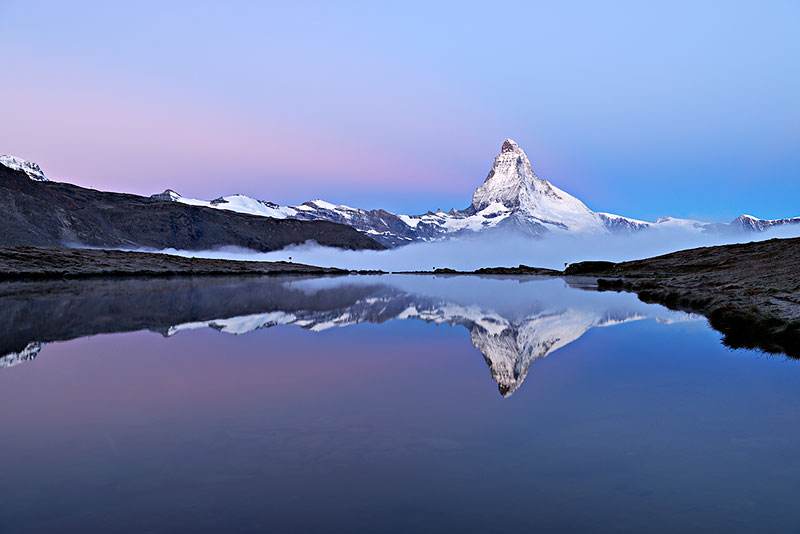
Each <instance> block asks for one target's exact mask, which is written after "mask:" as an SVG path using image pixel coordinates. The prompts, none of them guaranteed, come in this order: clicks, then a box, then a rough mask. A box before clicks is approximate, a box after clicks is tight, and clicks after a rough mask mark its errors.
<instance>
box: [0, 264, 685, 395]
mask: <svg viewBox="0 0 800 534" xmlns="http://www.w3.org/2000/svg"><path fill="white" fill-rule="evenodd" d="M359 280H360V281H359ZM372 280H375V279H369V280H367V283H364V279H348V278H344V279H308V280H300V279H297V278H292V279H287V278H269V279H264V278H258V279H228V278H220V279H214V280H208V279H204V280H193V279H176V280H123V281H119V280H118V281H98V280H92V281H57V282H39V283H31V284H22V285H21V286H20V290H19V292H18V293H14V290H13V287H16V286H10V287H11V289H9V290H8V292H7V294H6V296H4V297H3V306H0V327H2V330H3V332H4V336H3V338H2V339H0V355H2V354H5V356H0V367H10V366H12V365H16V364H18V363H21V362H23V361H28V360H31V359H33V358H35V357H36V356H37V354H38V353H39V351H40V350H41V347H42V343H45V342H50V341H61V340H68V339H75V338H78V337H83V336H89V335H95V334H100V333H115V332H130V331H135V330H142V329H148V330H152V331H156V332H160V333H162V334H164V335H165V336H172V335H175V334H178V333H180V332H182V331H187V330H196V329H199V328H213V329H215V330H218V331H220V332H223V333H227V334H234V335H240V334H246V333H248V332H252V331H254V330H257V329H262V328H271V327H274V326H279V325H293V326H299V327H301V328H303V329H305V330H308V331H312V332H320V331H324V330H327V329H331V328H342V327H346V326H349V325H354V324H359V323H370V324H381V323H385V322H387V321H392V320H418V321H425V322H429V323H434V324H446V325H451V326H456V325H457V326H462V327H464V328H466V329H467V330H468V331H469V332H470V338H471V340H472V343H473V345H474V346H475V347H476V348H477V349H478V350H479V351H480V352H481V354H482V355H483V357H484V359H485V360H486V363H487V364H488V365H489V367H490V371H491V375H492V377H493V379H494V380H495V381H496V382H497V384H498V387H499V389H500V392H501V394H503V395H504V396H507V395H510V394H511V393H513V392H514V391H516V390H517V389H519V387H520V386H521V384H522V383H523V382H524V380H525V378H526V376H527V374H528V372H529V368H530V366H531V364H532V363H533V362H534V361H535V360H538V359H541V358H543V357H545V356H547V355H549V354H552V353H553V352H554V351H556V350H558V349H559V348H561V347H564V346H565V345H567V344H569V343H571V342H573V341H575V340H576V339H578V338H579V337H581V336H582V335H583V334H584V333H585V332H586V331H587V330H589V329H590V328H593V327H601V326H610V325H613V324H618V323H620V322H624V321H630V320H635V319H641V318H644V315H642V314H641V313H640V312H641V310H650V309H652V308H650V307H648V306H647V305H645V304H642V303H638V301H635V300H634V301H633V302H636V303H638V304H635V305H632V304H630V303H625V302H627V301H626V300H625V299H623V300H622V302H623V304H624V305H622V306H621V307H620V304H619V302H620V298H622V297H614V296H612V295H603V296H600V294H597V293H584V292H580V291H578V290H574V289H570V288H566V287H564V286H563V285H562V284H561V283H560V282H554V281H541V282H539V283H533V284H532V285H526V287H524V288H519V287H518V286H516V285H515V286H514V287H513V291H512V292H511V293H503V291H507V290H508V289H509V288H510V287H511V286H509V285H508V283H507V282H502V283H501V282H498V281H496V280H495V281H486V280H481V279H460V280H459V281H458V284H457V285H455V286H448V283H449V282H446V281H436V282H435V283H433V284H427V283H417V279H408V278H403V277H387V278H381V279H378V280H380V282H379V283H375V282H373V281H372ZM411 280H413V282H412V281H411ZM485 284H492V286H491V291H487V288H488V287H487V286H485ZM448 287H449V288H450V289H448ZM452 289H457V290H456V291H451V290H452ZM565 291H566V293H565ZM631 298H633V297H631ZM614 302H617V304H616V307H614V308H613V309H611V308H609V305H611V304H612V303H614ZM554 303H558V304H557V307H556V308H553V304H554ZM670 313H671V312H670ZM674 316H675V314H671V315H669V317H674Z"/></svg>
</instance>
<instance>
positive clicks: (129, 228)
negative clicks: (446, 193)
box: [0, 165, 385, 251]
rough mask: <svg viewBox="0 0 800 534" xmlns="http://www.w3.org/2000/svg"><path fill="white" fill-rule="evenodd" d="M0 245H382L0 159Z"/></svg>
mask: <svg viewBox="0 0 800 534" xmlns="http://www.w3.org/2000/svg"><path fill="white" fill-rule="evenodd" d="M0 213H2V214H3V217H2V218H0V246H6V247H8V246H40V247H59V246H63V245H64V244H80V245H86V246H91V247H104V248H120V247H144V248H155V249H161V248H177V249H186V250H208V249H212V248H218V247H223V246H235V247H243V248H248V249H253V250H257V251H270V250H277V249H280V248H283V247H286V246H288V245H293V244H299V243H303V242H306V241H316V242H317V243H319V244H321V245H327V246H332V247H340V248H346V249H374V250H377V249H382V248H385V247H384V246H383V245H381V244H379V243H377V242H376V241H374V240H373V239H371V238H370V237H369V236H366V235H364V234H363V233H361V232H358V231H357V230H355V229H353V228H352V227H349V226H345V225H341V224H337V223H333V222H328V221H299V220H279V219H270V218H266V217H258V216H254V215H246V214H242V213H235V212H231V211H225V210H216V209H212V208H206V207H199V206H189V205H186V204H181V203H177V202H167V201H163V200H159V199H152V198H148V197H142V196H138V195H131V194H125V193H111V192H105V191H96V190H94V189H87V188H84V187H78V186H76V185H72V184H67V183H59V182H50V181H44V182H43V181H35V180H31V179H30V178H29V177H28V176H27V175H26V174H25V173H24V172H21V171H15V170H12V169H10V168H8V167H5V166H3V165H0Z"/></svg>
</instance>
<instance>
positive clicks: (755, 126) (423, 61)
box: [0, 0, 800, 220]
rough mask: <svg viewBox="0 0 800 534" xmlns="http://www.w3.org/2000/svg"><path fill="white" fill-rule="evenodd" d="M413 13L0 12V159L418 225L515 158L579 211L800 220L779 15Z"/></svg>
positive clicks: (82, 6)
mask: <svg viewBox="0 0 800 534" xmlns="http://www.w3.org/2000/svg"><path fill="white" fill-rule="evenodd" d="M162 4H169V5H167V6H165V5H162ZM288 4H291V5H288ZM433 4H434V3H433V2H419V3H417V2H403V3H399V2H398V3H396V5H395V6H394V7H387V6H385V5H384V3H383V2H363V3H356V2H320V3H312V2H302V1H300V2H274V3H271V2H244V1H242V2H224V3H223V2H202V1H197V0H195V1H191V2H177V1H175V2H147V1H142V2H125V3H123V2H101V1H98V2H89V1H77V0H76V1H72V2H61V1H52V2H37V1H32V0H0V54H1V55H0V58H2V67H0V99H2V105H0V153H11V154H15V155H18V156H21V157H24V158H26V159H30V160H33V161H36V162H38V163H40V164H41V165H42V167H43V168H44V169H45V172H47V173H48V174H49V175H51V176H52V177H55V178H58V179H64V180H68V181H71V182H74V183H77V184H81V185H87V186H92V187H97V188H100V189H112V190H119V191H130V192H136V193H143V194H151V193H155V192H159V191H161V190H163V189H164V188H165V187H171V188H173V189H176V190H177V191H179V192H180V193H182V194H184V195H186V196H195V197H201V198H214V197H217V196H220V195H223V194H232V193H245V194H248V195H252V196H255V197H258V198H261V199H265V200H272V201H275V202H281V203H295V202H302V201H304V200H309V199H311V198H325V199H326V200H330V201H333V202H339V203H346V204H350V205H354V206H359V207H367V208H371V207H383V208H387V209H392V210H396V211H403V212H423V211H426V210H428V209H434V208H438V207H441V208H451V207H456V208H462V207H465V206H466V205H468V204H469V202H470V196H471V193H472V191H473V189H474V188H475V187H477V185H479V184H480V183H481V182H482V181H483V179H484V178H485V176H486V173H487V172H488V170H489V166H490V164H491V160H492V158H493V157H494V155H495V153H496V152H497V151H498V149H499V147H500V143H501V142H502V140H503V138H504V137H513V138H515V139H516V140H517V141H518V142H519V143H520V145H521V146H522V147H523V148H525V150H526V151H527V153H528V155H529V156H530V158H531V161H532V163H533V166H534V169H535V170H536V171H537V173H538V174H539V175H540V176H542V177H544V178H547V179H549V180H551V181H552V182H553V183H554V184H556V185H557V186H559V187H561V188H562V189H565V190H566V191H568V192H570V193H572V194H574V195H576V196H578V197H579V198H581V199H582V200H584V201H585V202H586V203H587V204H588V205H589V207H591V208H593V209H596V210H600V211H613V212H618V213H623V214H625V215H629V216H635V217H643V218H654V217H657V216H660V215H667V214H669V215H676V216H691V217H698V218H705V219H719V220H727V219H731V218H733V217H735V216H736V215H738V214H740V213H742V212H749V213H752V214H754V215H758V216H762V217H779V216H789V215H800V205H798V198H799V197H800V102H799V100H800V63H799V61H800V60H798V58H800V31H798V27H800V2H797V1H795V0H790V1H785V2H783V1H765V2H756V1H752V2H736V1H729V2H703V1H690V2H676V1H668V2H659V3H656V2H639V1H633V2H623V1H620V2H552V1H543V2H519V3H517V2H513V1H504V2H500V3H498V2H491V3H490V2H483V3H470V2H464V1H459V2H436V3H435V5H433ZM556 4H558V5H556ZM657 4H658V5H657Z"/></svg>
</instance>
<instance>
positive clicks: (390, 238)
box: [153, 139, 800, 246]
mask: <svg viewBox="0 0 800 534" xmlns="http://www.w3.org/2000/svg"><path fill="white" fill-rule="evenodd" d="M153 198H157V199H162V200H169V201H175V202H183V203H185V204H191V205H197V206H206V207H211V208H217V209H225V210H231V211H236V212H240V213H249V214H251V215H261V216H264V217H274V218H280V219H284V218H290V219H300V220H326V221H332V222H337V223H342V224H347V225H350V226H352V227H354V228H355V229H357V230H359V231H361V232H364V233H366V234H368V235H370V236H371V237H373V238H374V239H376V240H377V241H379V242H381V243H383V244H384V245H388V246H398V245H403V244H407V243H412V242H415V241H433V240H438V239H442V238H446V237H452V236H458V235H464V234H469V233H476V232H484V231H489V230H493V229H509V230H512V231H516V232H522V233H524V234H527V235H531V236H541V235H544V234H546V233H549V232H567V233H580V234H597V235H603V234H611V233H632V232H640V231H644V230H654V229H665V230H669V229H680V230H684V231H692V232H734V231H764V230H767V229H769V228H774V227H775V226H780V225H785V224H800V217H795V218H788V219H777V220H763V219H757V218H755V217H752V216H749V215H742V216H740V217H738V218H736V219H735V220H734V221H732V222H731V223H728V224H719V223H708V222H703V221H696V220H691V219H678V218H674V217H662V218H660V219H658V220H656V221H652V222H651V221H643V220H639V219H634V218H631V217H625V216H623V215H616V214H613V213H605V212H595V211H593V210H591V209H590V208H589V207H588V206H586V204H584V203H583V202H581V201H580V200H579V199H577V198H576V197H574V196H572V195H570V194H569V193H567V192H566V191H563V190H561V189H559V188H558V187H556V186H555V185H553V184H552V183H551V182H549V181H548V180H545V179H543V178H540V177H539V176H537V175H536V173H535V172H534V170H533V167H532V165H531V162H530V159H529V158H528V156H527V154H526V153H525V151H524V150H523V149H522V148H521V147H520V146H519V145H518V144H517V143H516V142H515V141H514V140H512V139H506V140H504V141H503V143H502V145H501V147H500V152H499V154H498V155H497V156H496V157H495V159H494V162H493V164H492V167H491V169H490V171H489V174H488V175H487V177H486V179H485V180H484V182H483V183H482V184H481V185H480V186H479V187H478V188H477V189H476V190H475V192H474V193H473V195H472V203H471V204H470V206H468V207H467V208H465V209H462V210H455V209H454V210H450V211H442V210H437V211H429V212H427V213H424V214H421V215H405V214H395V213H392V212H389V211H386V210H381V209H373V210H365V209H360V208H354V207H351V206H346V205H343V204H332V203H330V202H326V201H324V200H311V201H309V202H304V203H303V204H299V205H296V206H283V205H279V204H275V203H273V202H268V201H263V200H257V199H254V198H251V197H247V196H245V195H231V196H225V197H220V198H218V199H216V200H211V201H206V200H197V199H191V198H185V197H182V196H180V195H179V194H178V193H176V192H175V191H172V190H167V191H165V192H164V193H160V194H158V195H153Z"/></svg>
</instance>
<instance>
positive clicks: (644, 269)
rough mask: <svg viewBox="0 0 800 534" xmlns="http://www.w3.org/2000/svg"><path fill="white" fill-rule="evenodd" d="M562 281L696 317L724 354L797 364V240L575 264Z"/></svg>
mask: <svg viewBox="0 0 800 534" xmlns="http://www.w3.org/2000/svg"><path fill="white" fill-rule="evenodd" d="M564 276H565V277H568V278H569V277H594V278H596V279H597V288H598V289H600V290H606V291H608V290H611V291H631V292H634V293H636V295H637V296H638V297H639V298H640V299H641V300H643V301H645V302H651V303H657V304H662V305H664V306H666V307H668V308H671V309H676V310H683V311H689V312H694V313H699V314H702V315H704V316H705V317H707V318H708V320H709V323H710V324H711V326H712V327H713V328H715V329H716V330H718V331H720V332H722V334H723V336H724V339H723V342H724V343H725V344H726V345H728V346H730V347H733V348H754V349H760V350H763V351H765V352H770V353H778V352H783V353H786V354H788V355H789V356H792V357H796V358H800V238H793V239H770V240H768V241H760V242H753V243H744V244H736V245H722V246H715V247H703V248H696V249H690V250H682V251H678V252H673V253H670V254H665V255H662V256H657V257H654V258H648V259H644V260H636V261H626V262H620V263H611V262H597V261H591V262H580V263H574V264H571V265H569V266H568V267H567V268H566V269H565V271H564Z"/></svg>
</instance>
